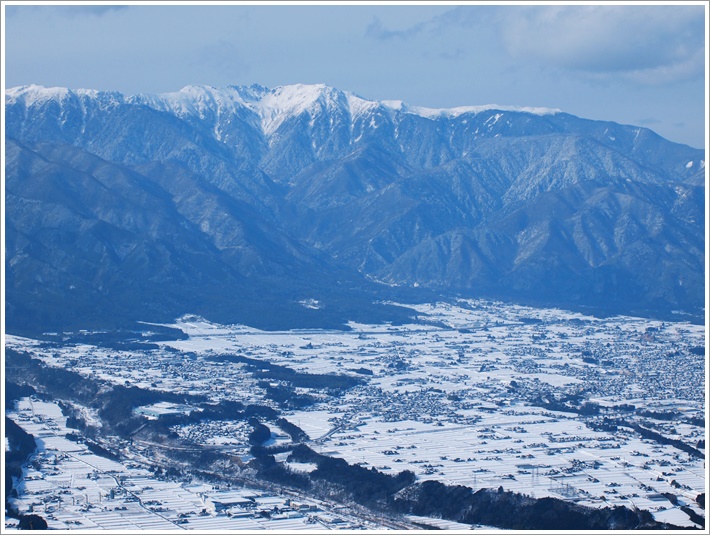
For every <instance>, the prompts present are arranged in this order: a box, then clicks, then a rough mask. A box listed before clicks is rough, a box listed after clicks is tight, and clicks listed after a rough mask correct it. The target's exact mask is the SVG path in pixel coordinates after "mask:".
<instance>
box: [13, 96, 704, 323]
mask: <svg viewBox="0 0 710 535" xmlns="http://www.w3.org/2000/svg"><path fill="white" fill-rule="evenodd" d="M5 125H6V131H5V134H6V144H5V156H6V158H5V173H6V189H5V203H6V204H5V206H6V214H5V223H6V244H5V253H6V257H5V259H6V264H5V269H6V297H5V299H6V322H7V328H8V329H14V330H18V331H22V330H42V329H45V330H46V329H47V328H68V327H69V326H81V325H85V326H89V325H102V324H109V323H112V322H122V321H133V320H143V321H157V320H160V321H163V320H169V319H172V318H174V317H176V316H178V315H180V314H184V313H200V314H202V315H204V316H206V317H208V318H211V319H215V320H218V321H226V322H244V323H248V324H252V325H255V326H265V327H276V326H278V327H283V326H292V327H293V326H295V327H304V326H316V325H318V326H338V325H342V324H343V323H344V322H346V321H347V320H362V321H365V320H383V319H391V320H397V319H403V318H404V317H406V316H407V311H406V310H405V309H401V308H398V307H393V306H384V305H381V304H380V303H381V302H383V301H397V300H404V299H432V298H439V297H447V296H448V297H451V296H465V297H486V298H494V299H505V300H512V301H520V302H528V303H539V304H544V305H551V306H559V307H566V308H576V307H592V308H593V309H595V310H600V311H606V312H609V313H617V312H621V313H632V314H642V315H654V316H659V317H672V316H673V314H674V313H675V314H677V313H678V312H684V313H687V314H690V315H691V316H690V317H695V318H700V317H702V316H703V314H704V295H705V282H704V271H705V154H704V151H703V150H699V149H694V148H691V147H688V146H685V145H681V144H677V143H672V142H670V141H668V140H665V139H663V138H661V137H660V136H658V135H657V134H655V133H654V132H652V131H651V130H648V129H646V128H641V127H637V126H628V125H621V124H617V123H614V122H607V121H594V120H587V119H583V118H579V117H575V116H573V115H570V114H567V113H563V112H561V111H560V110H553V109H544V108H524V107H520V108H516V107H504V106H494V105H489V106H466V107H458V108H450V109H431V108H422V107H416V106H409V105H407V104H405V103H403V102H400V101H382V102H378V101H372V100H367V99H365V98H361V97H359V96H356V95H354V94H352V93H349V92H345V91H340V90H338V89H335V88H332V87H328V86H326V85H302V84H299V85H289V86H282V87H276V88H273V89H269V88H266V87H263V86H259V85H252V86H248V87H244V86H240V87H236V86H229V87H226V88H213V87H206V86H188V87H186V88H184V89H182V90H181V91H178V92H175V93H167V94H161V95H148V94H139V95H133V96H125V95H123V94H121V93H118V92H104V91H94V90H70V89H66V88H45V87H40V86H34V85H33V86H23V87H16V88H11V89H7V90H6V92H5Z"/></svg>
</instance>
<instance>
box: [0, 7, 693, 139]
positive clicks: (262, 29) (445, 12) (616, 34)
mask: <svg viewBox="0 0 710 535" xmlns="http://www.w3.org/2000/svg"><path fill="white" fill-rule="evenodd" d="M3 7H4V8H5V9H6V13H5V15H6V16H5V17H4V22H5V25H6V26H5V32H4V33H3V35H4V36H5V43H4V45H5V46H4V51H5V63H4V64H5V87H6V88H7V87H13V86H17V85H24V84H32V83H34V84H40V85H45V86H66V87H70V88H80V87H83V88H92V89H106V90H118V91H121V92H124V93H127V94H134V93H141V92H149V93H154V92H168V91H176V90H179V89H180V88H182V87H184V86H185V85H188V84H208V85H213V86H217V87H222V86H225V85H231V84H236V85H242V84H251V83H259V84H262V85H265V86H268V87H274V86H277V85H284V84H291V83H326V84H328V85H332V86H335V87H337V88H339V89H342V90H348V91H351V92H353V93H356V94H358V95H360V96H362V97H364V98H369V99H375V100H382V99H391V100H404V101H405V102H407V103H409V104H412V105H418V106H428V107H453V106H462V105H480V104H492V103H495V104H501V105H519V106H545V107H551V108H560V109H562V110H563V111H566V112H569V113H572V114H575V115H579V116H581V117H587V118H591V119H604V120H611V121H616V122H620V123H625V124H634V125H641V126H646V127H648V128H651V129H653V130H655V131H656V132H658V133H659V134H661V135H662V136H664V137H666V138H668V139H670V140H672V141H677V142H680V143H686V144H689V145H691V146H693V147H698V148H701V147H703V146H704V145H705V135H706V123H705V119H706V115H707V110H706V107H705V80H706V72H705V67H704V65H705V54H706V52H705V44H706V43H705V21H706V17H707V12H706V11H705V10H706V3H703V2H696V3H694V4H691V5H679V4H677V3H675V4H673V3H671V4H669V5H641V4H634V5H629V6H624V5H618V4H614V3H600V4H596V5H594V4H592V5H561V4H554V5H533V4H524V5H484V4H480V3H476V4H461V3H459V4H452V5H440V4H436V5H403V4H398V5H389V6H388V5H382V4H374V5H364V4H355V5H345V4H342V3H341V4H334V5H273V4H272V5H228V4H220V5H212V6H204V5H182V6H178V5H154V6H149V5H141V4H134V5H123V6H111V5H106V4H100V5H86V4H81V5H74V6H68V5H67V6H59V5H49V6H46V5H45V6H42V5H32V4H30V3H27V2H23V3H17V4H9V5H8V3H5V4H4V5H3Z"/></svg>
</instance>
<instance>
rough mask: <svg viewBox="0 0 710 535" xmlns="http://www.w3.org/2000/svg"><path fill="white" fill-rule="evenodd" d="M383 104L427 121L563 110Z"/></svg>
mask: <svg viewBox="0 0 710 535" xmlns="http://www.w3.org/2000/svg"><path fill="white" fill-rule="evenodd" d="M382 104H383V105H385V106H387V107H388V108H390V109H392V110H395V111H398V112H402V113H410V114H413V115H418V116H420V117H425V118H427V119H435V118H438V117H446V118H454V117H458V116H459V115H464V114H472V115H476V114H478V113H481V112H484V111H491V110H495V111H512V112H519V113H531V114H533V115H554V114H557V113H561V112H562V110H559V109H557V108H543V107H531V106H501V105H499V104H484V105H481V106H457V107H454V108H427V107H424V106H411V105H409V104H406V103H405V102H402V101H401V100H383V101H382Z"/></svg>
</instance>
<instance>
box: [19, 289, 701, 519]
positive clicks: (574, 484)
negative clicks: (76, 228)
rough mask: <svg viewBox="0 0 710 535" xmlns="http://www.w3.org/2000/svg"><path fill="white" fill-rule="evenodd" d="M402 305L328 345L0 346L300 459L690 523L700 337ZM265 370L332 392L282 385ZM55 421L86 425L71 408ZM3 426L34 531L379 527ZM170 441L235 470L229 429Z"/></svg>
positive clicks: (201, 341) (690, 330)
mask: <svg viewBox="0 0 710 535" xmlns="http://www.w3.org/2000/svg"><path fill="white" fill-rule="evenodd" d="M304 306H306V305H304ZM407 306H409V307H410V308H413V309H415V310H416V313H417V316H416V318H415V319H413V321H412V322H411V323H410V324H405V325H391V324H384V325H365V324H356V323H350V324H349V325H348V327H349V329H348V330H342V331H335V330H299V331H260V330H257V329H254V328H250V327H248V326H244V325H231V326H227V325H217V324H214V323H211V322H209V321H207V320H205V319H203V318H200V317H197V316H184V317H182V318H180V319H179V320H177V321H176V322H175V324H173V325H170V326H169V327H171V328H177V329H180V330H181V331H182V332H183V333H185V334H186V335H187V336H183V337H180V339H176V340H161V341H153V342H151V344H150V347H149V348H147V349H141V348H140V344H134V345H133V346H131V348H130V349H116V348H109V347H102V346H100V345H93V344H91V343H90V339H91V338H90V334H91V333H88V332H87V333H86V337H87V340H89V341H87V342H86V343H81V341H80V339H81V334H79V335H77V334H76V333H72V337H71V342H69V341H67V342H62V341H61V340H62V338H63V334H62V333H54V334H50V336H49V337H47V338H45V339H43V340H35V339H29V338H23V337H19V336H13V335H7V337H6V344H7V347H9V348H12V349H14V350H17V351H23V352H26V353H28V354H31V355H32V356H33V357H34V358H37V359H41V361H42V362H43V363H44V364H46V365H48V366H51V367H57V368H63V369H68V370H72V371H74V372H78V373H80V374H82V375H83V376H86V377H91V378H94V379H96V380H100V381H105V382H108V383H110V384H114V385H123V386H125V387H138V388H142V389H147V390H153V391H163V392H171V393H174V394H185V395H190V396H193V397H194V398H195V399H197V397H201V398H202V399H208V400H209V401H210V402H211V403H218V402H224V401H238V402H241V403H243V404H245V405H246V404H261V405H266V406H270V407H273V408H278V409H279V410H280V416H282V417H283V418H285V419H286V420H288V422H290V423H291V424H293V425H295V426H296V427H297V428H298V429H300V430H301V431H302V432H303V433H305V435H307V441H306V443H307V444H308V446H309V447H310V448H311V449H313V450H314V451H315V452H317V453H320V454H324V455H328V456H332V457H338V458H341V459H344V460H346V461H347V462H348V463H350V464H353V465H359V466H364V467H372V468H375V469H377V470H378V471H380V472H383V473H386V474H387V473H390V474H393V475H394V474H397V473H399V472H402V471H404V470H408V471H411V472H413V473H414V474H415V476H416V478H417V480H418V481H426V480H434V481H440V482H442V483H446V484H457V485H465V486H467V487H470V488H472V489H474V490H478V489H481V488H494V489H495V488H499V487H502V488H504V489H505V490H509V491H514V492H518V493H522V494H526V495H530V496H532V497H535V498H541V497H545V496H551V497H555V498H560V499H563V500H568V501H571V502H574V503H578V504H581V505H586V506H590V507H606V506H610V505H612V506H614V505H625V506H627V507H630V508H637V509H642V510H647V511H649V512H651V513H652V515H653V517H654V518H655V519H656V520H657V521H659V522H667V523H669V524H672V525H675V526H682V527H699V526H698V524H697V519H698V517H702V516H704V510H703V508H702V507H701V504H700V503H699V501H698V497H699V496H701V495H703V497H704V493H705V488H706V476H705V459H704V455H705V438H706V437H705V386H706V385H705V374H706V370H705V349H704V348H705V334H704V333H705V331H704V327H703V326H701V325H695V324H691V323H688V322H684V321H682V320H679V321H677V322H668V321H666V322H663V321H656V320H649V319H644V318H633V317H622V316H615V317H608V318H598V317H594V316H591V315H585V314H581V313H579V312H569V311H563V310H559V309H541V308H532V307H525V306H520V305H512V304H506V303H501V302H493V301H483V300H476V301H473V300H461V301H458V302H456V303H453V304H452V303H437V304H431V305H407ZM681 319H682V318H681ZM152 327H154V328H157V327H158V326H151V325H149V324H146V325H145V333H143V335H144V336H145V337H147V338H149V337H150V332H151V328H152ZM67 338H69V337H67ZM48 339H49V340H54V341H52V342H48V341H47V340H48ZM283 370H288V373H291V374H302V375H303V376H305V374H321V375H327V376H337V377H339V378H340V377H345V378H347V379H348V380H349V381H350V382H348V383H347V384H345V385H344V386H342V385H341V386H339V387H337V388H335V387H332V386H328V385H325V386H321V385H315V384H308V383H303V384H301V383H299V382H298V381H289V380H288V378H284V376H283ZM277 372H278V373H277ZM299 377H301V376H299ZM284 392H286V393H287V394H288V396H286V397H285V398H284V397H283V393H284ZM74 409H75V410H77V411H79V412H80V413H81V414H82V416H83V418H84V420H85V421H86V422H87V423H89V424H93V425H96V426H100V422H99V418H98V416H97V415H96V414H95V413H94V412H92V410H91V409H89V408H87V407H78V406H75V407H74ZM194 409H195V407H191V406H189V405H185V404H180V403H170V402H165V401H161V402H158V403H152V404H149V405H145V406H141V407H138V408H136V409H135V414H136V415H139V416H141V417H142V418H145V419H146V420H150V419H156V418H160V417H161V415H169V414H176V415H179V414H189V413H190V412H191V411H193V410H194ZM8 416H9V417H10V418H11V419H13V420H14V421H15V422H16V423H17V424H18V425H20V426H21V427H22V428H23V429H24V430H25V431H26V432H28V433H30V434H32V435H33V436H35V437H36V438H37V439H39V440H40V441H41V443H42V448H41V451H40V453H39V454H38V455H37V456H35V457H34V458H33V460H32V461H31V462H30V464H29V466H28V468H27V471H26V474H25V476H24V478H23V481H22V483H21V484H20V485H19V486H18V487H17V489H16V490H17V497H16V498H15V499H14V503H15V505H16V507H17V508H18V510H20V511H23V512H31V511H41V513H40V514H46V517H47V519H48V522H49V525H50V527H53V528H58V529H70V528H73V527H82V526H83V527H89V526H99V527H105V528H111V527H124V526H127V525H130V526H131V527H135V528H141V529H153V528H161V527H165V528H170V527H171V526H172V527H174V528H175V527H177V528H180V527H184V528H187V529H337V528H346V529H353V528H364V529H373V528H382V527H395V528H396V527H398V526H397V525H387V524H386V522H385V520H383V519H377V518H376V517H374V516H373V517H367V516H363V515H362V514H361V515H357V514H353V513H352V511H344V510H342V509H339V508H338V507H337V506H335V505H333V504H326V503H323V502H318V501H317V500H315V499H313V498H308V497H304V496H302V495H293V496H286V495H284V494H283V493H281V494H279V492H280V491H279V490H277V489H271V491H269V489H267V488H259V489H257V488H250V487H249V485H248V484H245V486H243V487H240V488H230V489H226V488H221V487H220V488H218V487H219V485H215V484H211V483H209V482H206V481H199V480H198V479H196V478H194V477H193V478H190V479H188V478H185V477H183V478H182V479H180V478H174V479H170V478H166V477H158V476H157V474H156V472H155V470H154V469H155V466H154V465H155V463H154V461H155V459H156V455H157V453H156V452H158V451H159V447H158V446H157V445H156V444H151V443H145V442H141V441H139V440H133V441H120V442H118V441H117V442H116V443H115V444H111V443H110V441H109V442H105V443H104V444H103V447H105V448H108V449H109V451H112V452H113V453H114V454H115V459H114V460H111V459H107V458H105V457H100V456H97V455H96V454H94V453H92V452H91V451H88V450H87V449H86V446H85V444H82V443H81V442H80V441H72V440H70V439H68V438H66V436H67V435H69V436H71V435H72V433H77V431H76V429H70V428H68V427H66V417H65V416H63V415H62V411H61V410H60V409H59V408H58V406H57V405H56V404H54V403H52V402H49V401H39V400H37V399H34V400H33V399H32V398H30V397H25V398H22V399H21V400H19V401H18V402H17V404H16V406H15V407H9V406H8ZM265 423H266V425H267V426H268V428H269V431H270V434H271V436H270V438H269V439H268V440H267V441H266V442H264V444H263V445H265V446H278V445H280V444H287V443H288V442H289V441H290V440H291V438H290V437H289V434H288V433H287V432H285V431H284V429H283V428H282V427H281V426H279V425H278V424H277V423H276V422H275V421H273V422H272V421H268V419H267V421H265ZM171 430H172V432H174V433H175V434H176V435H177V436H179V437H180V438H181V439H183V440H185V441H186V442H188V443H191V444H195V445H199V446H202V447H209V448H211V449H213V450H215V451H220V452H225V453H228V454H229V455H230V458H233V459H235V462H236V464H238V465H239V466H246V465H247V464H248V463H249V462H250V460H251V459H253V455H252V450H251V445H252V444H250V441H249V435H250V432H251V431H252V428H251V426H250V425H249V424H248V423H247V422H245V421H219V422H215V421H210V420H209V419H207V420H198V421H191V422H189V423H179V424H177V425H175V426H173V427H172V428H171ZM112 448H113V449H112ZM275 458H276V461H278V462H279V463H282V464H283V465H285V466H288V468H289V469H290V470H292V471H294V472H296V473H299V472H301V473H309V472H311V471H313V470H314V469H315V466H314V465H313V464H312V463H306V462H296V461H294V460H293V459H290V458H289V454H288V452H284V453H277V454H276V455H275ZM150 466H152V469H149V467H150ZM239 469H240V468H236V470H239ZM703 505H704V504H703ZM401 521H402V522H403V523H405V524H402V525H407V524H406V523H409V524H408V525H410V526H411V525H412V524H411V523H415V524H416V525H420V526H421V525H424V526H434V525H437V526H438V527H444V528H448V529H462V528H469V527H471V526H469V525H457V524H455V523H452V522H448V523H447V522H446V521H443V520H440V519H433V518H429V519H421V518H419V519H417V518H414V517H407V518H402V520H401ZM70 522H80V523H81V526H80V525H79V524H76V525H74V524H70ZM127 522H129V523H127ZM437 522H438V523H440V524H436V523H437ZM400 527H401V526H400Z"/></svg>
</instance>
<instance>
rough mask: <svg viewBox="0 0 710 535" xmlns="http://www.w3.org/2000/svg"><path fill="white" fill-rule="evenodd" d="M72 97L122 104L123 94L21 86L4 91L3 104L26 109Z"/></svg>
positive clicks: (96, 90)
mask: <svg viewBox="0 0 710 535" xmlns="http://www.w3.org/2000/svg"><path fill="white" fill-rule="evenodd" d="M72 97H75V98H78V99H83V98H87V99H90V100H96V101H99V100H102V99H107V100H109V101H114V102H122V101H123V100H124V97H123V94H122V93H119V92H118V91H100V90H98V89H81V88H80V89H68V88H66V87H45V86H42V85H36V84H31V85H22V86H18V87H11V88H9V89H6V90H5V104H15V103H17V102H21V103H23V104H24V105H25V106H27V107H31V106H34V105H41V104H43V103H45V102H48V101H50V100H54V101H55V102H57V103H59V104H61V103H62V102H63V101H65V100H67V99H70V98H72Z"/></svg>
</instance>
